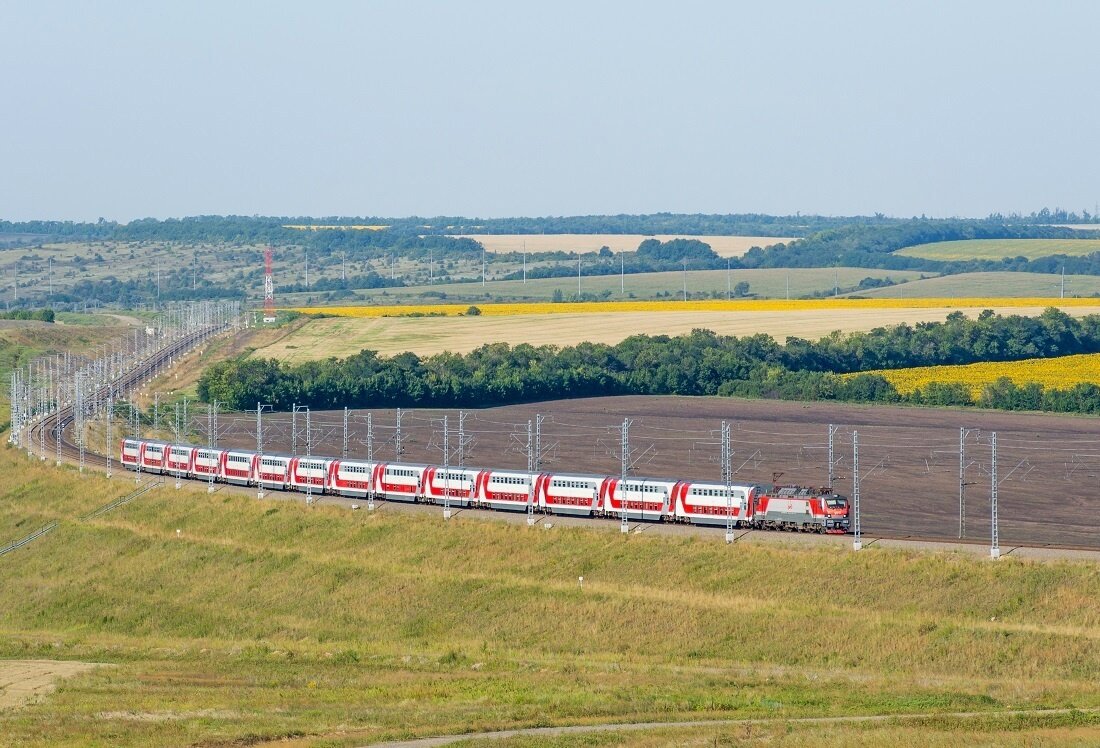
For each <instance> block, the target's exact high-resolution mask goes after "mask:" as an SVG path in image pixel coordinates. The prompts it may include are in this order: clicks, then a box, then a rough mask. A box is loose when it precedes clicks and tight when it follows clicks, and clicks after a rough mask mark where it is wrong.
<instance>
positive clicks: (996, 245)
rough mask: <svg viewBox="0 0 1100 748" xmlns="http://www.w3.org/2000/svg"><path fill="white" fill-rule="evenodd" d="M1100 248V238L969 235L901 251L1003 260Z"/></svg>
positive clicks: (931, 257) (937, 256) (925, 255)
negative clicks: (1020, 237)
mask: <svg viewBox="0 0 1100 748" xmlns="http://www.w3.org/2000/svg"><path fill="white" fill-rule="evenodd" d="M1097 251H1100V239H969V240H965V241H956V242H933V243H931V244H918V245H917V246H915V247H906V248H905V249H900V250H898V252H897V254H899V255H906V256H908V257H923V258H926V259H929V260H1000V259H1002V258H1004V257H1026V258H1028V259H1029V260H1034V259H1035V258H1037V257H1049V256H1050V255H1087V254H1090V253H1092V252H1097Z"/></svg>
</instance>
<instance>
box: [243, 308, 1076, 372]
mask: <svg viewBox="0 0 1100 748" xmlns="http://www.w3.org/2000/svg"><path fill="white" fill-rule="evenodd" d="M953 311H962V312H963V313H964V314H966V315H967V316H968V317H971V318H973V317H976V316H977V315H978V314H979V313H980V312H981V311H982V310H981V309H980V308H976V307H975V308H963V309H959V310H954V309H937V308H913V309H853V310H845V311H837V310H829V309H824V310H822V309H818V310H808V311H778V312H663V311H652V312H614V311H612V312H592V313H585V314H542V315H516V316H513V317H503V316H502V317H498V316H480V317H380V318H367V317H339V318H327V319H318V320H313V321H311V322H310V323H309V324H308V325H305V326H304V327H301V328H297V329H296V330H295V331H293V332H291V333H290V334H288V335H285V336H283V337H281V338H279V339H278V340H277V341H276V342H273V343H272V344H270V345H267V346H264V347H258V348H257V350H256V355H257V356H263V357H273V358H279V359H282V360H284V361H294V362H300V361H311V360H315V359H322V358H328V357H329V356H336V357H338V358H344V357H346V356H350V355H352V354H355V353H358V352H359V351H361V350H363V349H370V350H374V351H378V352H379V353H382V354H385V355H393V354H395V353H402V352H404V351H412V352H413V353H416V354H417V355H421V356H427V355H431V354H434V353H440V352H442V351H452V352H454V353H468V352H469V351H472V350H474V349H475V348H477V347H479V346H481V345H484V344H485V343H487V342H501V343H510V344H512V345H517V344H519V343H532V344H534V345H545V344H552V345H575V344H577V343H581V342H584V341H589V342H593V343H609V344H614V343H618V342H620V341H622V340H624V339H625V338H628V337H630V336H631V335H637V334H639V333H644V334H648V335H681V334H686V333H689V332H691V331H692V330H693V329H696V328H705V329H707V330H713V331H714V332H716V333H718V334H720V335H738V336H741V335H754V334H756V333H761V332H763V333H767V334H769V335H771V336H773V337H774V338H775V339H776V340H778V341H780V342H783V341H784V340H786V338H787V337H789V336H798V337H802V338H808V339H817V338H820V337H822V336H824V335H828V334H829V333H830V332H832V331H834V330H841V331H843V332H853V331H861V330H871V329H872V328H875V327H882V326H885V325H895V324H900V323H902V322H907V323H910V324H913V323H916V322H925V321H937V322H942V321H943V320H944V319H945V318H946V317H947V315H948V314H950V313H951V312H953ZM994 311H995V312H997V313H998V314H1021V315H1030V316H1035V315H1039V314H1042V312H1043V309H1042V308H1041V307H1014V308H1011V309H1009V308H1003V309H1002V308H995V309H994ZM1065 311H1066V313H1067V314H1072V315H1075V316H1080V315H1085V314H1090V313H1092V312H1093V311H1094V310H1093V309H1091V308H1089V307H1067V308H1066V309H1065Z"/></svg>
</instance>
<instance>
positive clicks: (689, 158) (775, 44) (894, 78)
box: [0, 0, 1100, 221]
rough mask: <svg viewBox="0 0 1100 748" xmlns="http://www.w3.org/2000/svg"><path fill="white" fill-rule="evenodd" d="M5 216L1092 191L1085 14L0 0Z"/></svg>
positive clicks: (1093, 32)
mask: <svg viewBox="0 0 1100 748" xmlns="http://www.w3.org/2000/svg"><path fill="white" fill-rule="evenodd" d="M0 28H2V29H3V31H2V32H0V33H2V36H0V39H2V41H0V82H2V85H0V97H2V98H0V101H2V102H3V104H2V109H0V218H7V219H13V220H24V219H30V218H68V219H92V220H94V219H96V218H98V217H100V216H102V217H105V218H108V219H116V220H121V221H126V220H130V219H132V218H137V217H145V216H155V217H169V216H183V215H196V214H205V213H219V214H226V213H237V214H247V215H251V214H264V215H313V216H326V215H381V216H403V215H411V214H419V215H429V216H430V215H439V214H448V215H466V216H486V217H488V216H508V215H572V214H587V213H620V212H622V213H649V212H656V211H672V212H692V213H693V212H708V213H711V212H714V213H731V212H732V213H741V212H757V211H759V212H767V213H779V214H787V213H795V212H797V211H801V212H803V213H824V214H854V213H862V214H867V213H873V212H876V211H879V212H883V213H887V214H891V215H903V216H908V215H919V214H922V213H925V214H928V215H935V216H951V215H969V216H984V215H986V214H988V213H989V212H991V211H1002V212H1008V211H1014V210H1015V211H1025V212H1030V211H1031V210H1035V209H1039V208H1041V207H1043V206H1049V207H1052V208H1053V207H1055V206H1060V207H1063V208H1067V209H1073V210H1078V211H1080V210H1081V209H1088V210H1089V211H1092V210H1093V207H1094V204H1095V202H1096V201H1097V200H1100V116H1098V115H1100V51H1098V50H1100V47H1098V46H1097V39H1098V38H1100V37H1098V36H1097V34H1098V31H1100V3H1096V2H1085V1H1082V2H1049V3H1036V2H1009V1H1003V0H1002V1H998V2H906V3H902V2H889V1H888V0H880V1H876V2H801V3H797V2H759V1H757V2H751V3H733V2H684V1H683V0H676V1H675V2H673V1H672V0H669V2H664V3H643V2H597V1H589V2H544V3H538V4H536V3H532V2H517V1H515V0H513V1H512V2H476V1H474V2H471V1H466V2H448V3H443V2H411V1H398V0H393V1H390V2H342V3H336V2H333V3H323V2H311V3H304V2H300V3H294V4H290V3H278V2H254V3H245V2H210V3H199V2H186V3H172V4H166V3H157V2H152V3H151V2H133V3H118V2H110V1H109V0H102V1H101V2H96V3H78V2H76V1H75V0H74V1H73V2H66V3H54V2H40V1H38V0H36V1H35V2H24V1H22V0H19V1H17V0H0Z"/></svg>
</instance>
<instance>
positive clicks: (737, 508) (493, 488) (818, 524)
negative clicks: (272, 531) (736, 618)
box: [119, 439, 849, 534]
mask: <svg viewBox="0 0 1100 748" xmlns="http://www.w3.org/2000/svg"><path fill="white" fill-rule="evenodd" d="M119 461H120V462H121V464H122V465H123V466H124V467H126V468H128V469H130V470H134V471H140V472H144V473H152V474H157V475H172V476H177V477H179V478H189V479H194V480H203V481H213V482H218V483H226V484H230V485H238V486H254V487H257V488H264V489H270V490H277V491H300V492H307V493H311V494H315V495H325V494H328V495H334V496H341V497H345V498H350V499H368V500H375V499H377V500H385V501H400V502H409V503H427V504H448V505H449V506H453V507H471V508H481V509H495V510H501V511H513V512H526V511H529V510H530V511H534V512H539V513H543V514H552V515H571V516H575V517H593V518H597V517H613V518H620V517H622V516H623V515H624V514H625V515H626V518H627V519H628V520H641V521H650V522H679V523H686V524H692V525H715V526H722V527H725V526H728V525H729V524H732V525H733V526H734V527H739V528H749V529H757V530H790V531H797V532H816V533H829V534H844V533H847V532H848V530H849V506H848V500H847V498H846V497H844V496H841V495H839V494H837V493H835V492H834V491H832V490H831V488H828V487H825V488H810V487H805V486H794V485H774V484H742V483H737V484H731V485H727V484H725V483H715V482H707V481H695V480H687V479H678V478H643V477H634V476H630V477H627V478H625V479H624V478H623V477H622V476H615V475H598V474H589V473H568V472H562V473H559V472H542V471H540V472H533V473H528V472H526V471H523V470H504V469H491V468H475V467H455V466H442V465H426V464H415V463H406V462H400V463H396V462H379V461H373V462H372V461H366V460H360V459H350V458H347V459H345V458H335V457H325V456H318V455H310V456H301V455H298V456H292V455H284V454H269V453H266V452H265V453H263V454H259V453H256V452H249V451H245V450H234V449H217V448H213V447H196V446H192V445H187V444H171V443H168V442H163V441H155V440H152V441H150V440H142V439H123V440H121V443H120V449H119Z"/></svg>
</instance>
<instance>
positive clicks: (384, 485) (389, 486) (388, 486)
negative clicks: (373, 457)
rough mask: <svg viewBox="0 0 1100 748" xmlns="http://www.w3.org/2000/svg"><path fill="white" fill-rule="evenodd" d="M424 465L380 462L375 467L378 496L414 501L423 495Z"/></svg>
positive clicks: (375, 491)
mask: <svg viewBox="0 0 1100 748" xmlns="http://www.w3.org/2000/svg"><path fill="white" fill-rule="evenodd" d="M426 469H427V466H425V465H399V464H396V463H382V464H380V465H378V467H377V468H375V477H376V482H375V485H376V488H375V490H374V493H375V495H376V496H377V497H378V498H382V499H388V500H390V501H408V502H416V501H419V500H420V497H421V496H423V495H424V494H423V491H424V471H425V470H426Z"/></svg>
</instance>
